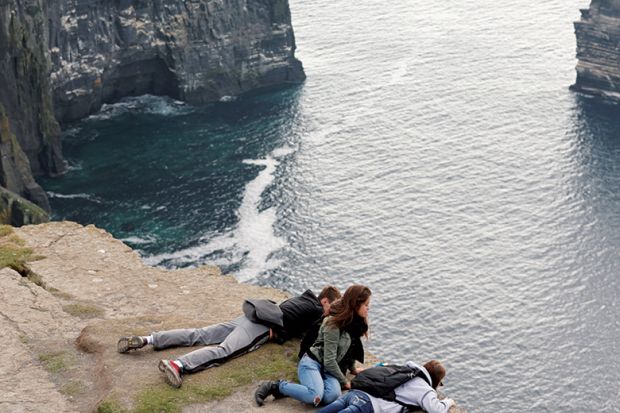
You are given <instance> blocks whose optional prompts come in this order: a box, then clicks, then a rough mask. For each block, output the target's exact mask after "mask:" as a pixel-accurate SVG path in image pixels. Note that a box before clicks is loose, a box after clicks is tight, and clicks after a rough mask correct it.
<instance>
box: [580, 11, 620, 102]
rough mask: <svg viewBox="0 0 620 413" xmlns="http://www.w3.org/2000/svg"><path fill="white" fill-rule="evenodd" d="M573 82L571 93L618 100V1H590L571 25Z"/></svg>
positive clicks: (619, 60) (619, 66) (619, 41)
mask: <svg viewBox="0 0 620 413" xmlns="http://www.w3.org/2000/svg"><path fill="white" fill-rule="evenodd" d="M575 34H576V36H577V59H579V62H578V63H577V68H576V69H577V80H576V81H575V84H574V85H573V86H572V87H571V88H572V89H573V90H576V91H579V92H583V93H587V94H591V95H597V96H604V97H608V98H612V99H620V48H619V47H618V44H620V0H592V2H591V3H590V8H589V9H582V10H581V20H580V21H578V22H575Z"/></svg>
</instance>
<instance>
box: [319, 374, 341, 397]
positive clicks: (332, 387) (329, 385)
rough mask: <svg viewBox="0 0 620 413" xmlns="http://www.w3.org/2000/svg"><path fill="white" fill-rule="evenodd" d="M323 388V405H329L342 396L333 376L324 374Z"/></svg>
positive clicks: (337, 382) (336, 380) (338, 384)
mask: <svg viewBox="0 0 620 413" xmlns="http://www.w3.org/2000/svg"><path fill="white" fill-rule="evenodd" d="M323 387H324V388H325V392H324V394H323V402H322V403H323V404H330V403H331V402H333V401H334V400H336V399H338V397H340V395H342V390H340V382H339V381H338V379H337V378H335V377H334V376H331V375H329V374H324V375H323Z"/></svg>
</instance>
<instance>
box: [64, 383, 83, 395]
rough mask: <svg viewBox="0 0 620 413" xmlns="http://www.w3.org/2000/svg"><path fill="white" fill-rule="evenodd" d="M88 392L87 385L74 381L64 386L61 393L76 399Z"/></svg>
mask: <svg viewBox="0 0 620 413" xmlns="http://www.w3.org/2000/svg"><path fill="white" fill-rule="evenodd" d="M85 391H86V385H85V384H84V383H83V382H81V381H79V380H72V381H70V382H69V383H66V384H64V385H63V386H62V387H61V388H60V392H61V393H62V394H64V395H65V396H70V397H75V396H77V395H80V394H82V393H84V392H85Z"/></svg>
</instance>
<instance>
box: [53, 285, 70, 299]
mask: <svg viewBox="0 0 620 413" xmlns="http://www.w3.org/2000/svg"><path fill="white" fill-rule="evenodd" d="M47 291H49V292H50V293H51V294H52V295H53V296H54V297H58V298H62V299H63V300H72V299H73V298H74V297H73V296H72V295H71V294H69V293H66V292H64V291H61V290H59V289H58V288H54V287H49V288H47Z"/></svg>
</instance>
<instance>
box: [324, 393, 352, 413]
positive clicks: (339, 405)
mask: <svg viewBox="0 0 620 413" xmlns="http://www.w3.org/2000/svg"><path fill="white" fill-rule="evenodd" d="M348 405H349V393H345V394H344V395H342V396H341V397H340V398H338V399H337V400H335V401H333V402H332V403H330V404H328V405H327V406H325V407H323V408H322V409H320V410H318V411H317V412H316V413H339V412H341V411H342V410H344V409H346V408H347V406H348Z"/></svg>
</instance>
